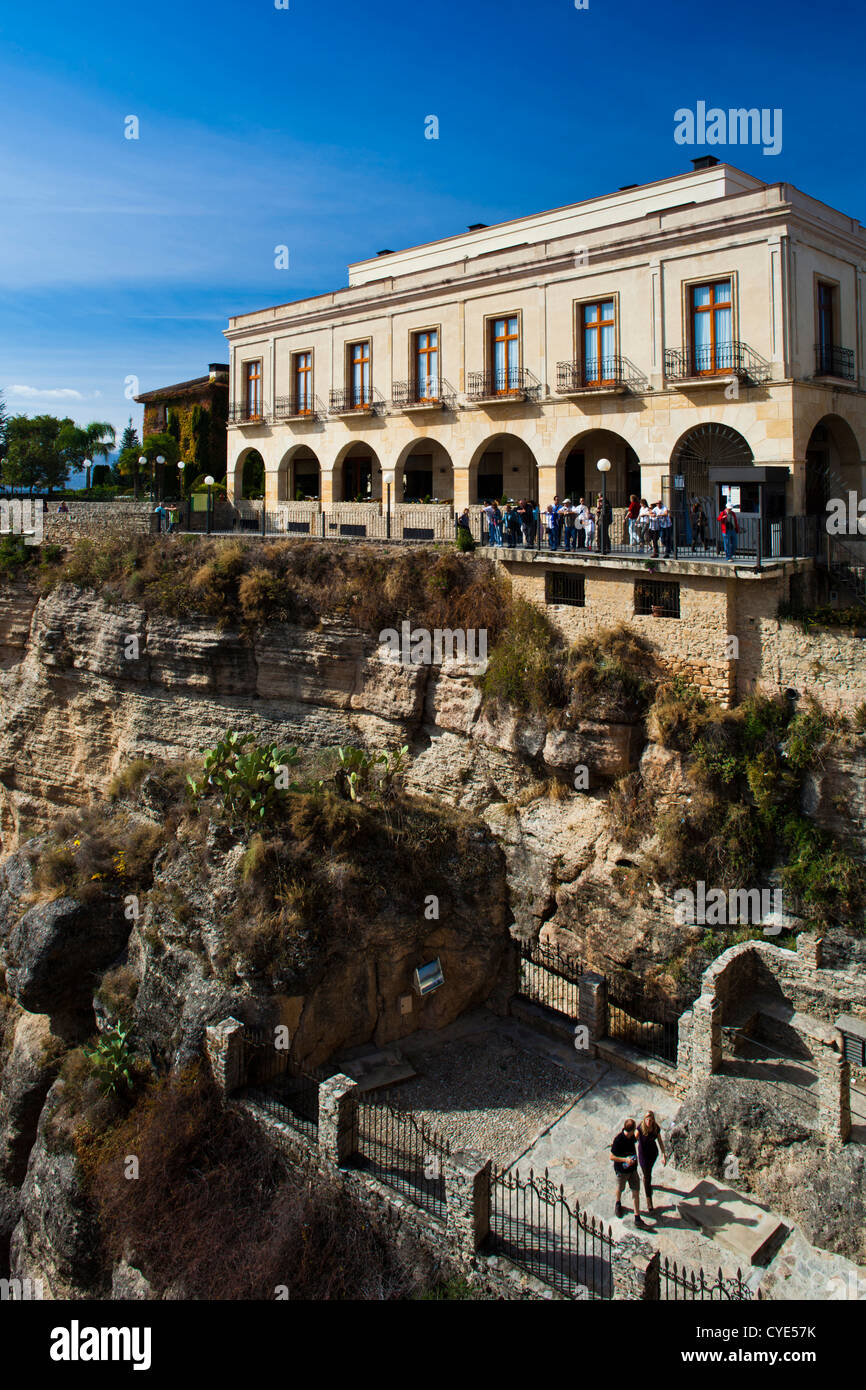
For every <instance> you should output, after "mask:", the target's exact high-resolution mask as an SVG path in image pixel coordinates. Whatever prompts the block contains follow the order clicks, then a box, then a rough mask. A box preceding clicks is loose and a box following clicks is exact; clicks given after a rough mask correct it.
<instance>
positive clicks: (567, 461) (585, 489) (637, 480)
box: [555, 427, 641, 504]
mask: <svg viewBox="0 0 866 1390" xmlns="http://www.w3.org/2000/svg"><path fill="white" fill-rule="evenodd" d="M601 458H607V459H609V460H610V462H611V465H612V466H611V469H610V472H609V473H608V475H607V485H606V487H607V493H608V495H609V496H611V497H612V498H614V499H615V501H616V502H617V504H619V502H620V500H622V501H627V499H628V496H629V494H630V493H632V492H635V493H637V494H638V496H640V488H641V465H640V459H639V458H638V455H637V452H636V451H635V449H634V447H633V446H632V444H631V443H630V442H629V440H627V439H626V438H625V437H624V436H623V435H621V434H618V433H617V431H616V430H607V429H599V428H597V427H593V428H591V429H585V430H581V431H580V433H579V434H575V435H572V437H571V439H569V440H568V441H567V442H566V443H565V444H563V446H562V448H561V449H560V451H559V454H558V456H557V459H556V488H555V491H556V494H557V496H559V497H570V498H571V499H572V500H574V499H575V497H585V498H586V500H587V502H591V501H594V499H595V497H596V495H597V494H598V493H600V492H601V474H600V473H599V471H598V468H597V467H596V465H597V463H598V460H599V459H601Z"/></svg>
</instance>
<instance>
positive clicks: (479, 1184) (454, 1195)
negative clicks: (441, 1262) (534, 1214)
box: [443, 1149, 491, 1259]
mask: <svg viewBox="0 0 866 1390" xmlns="http://www.w3.org/2000/svg"><path fill="white" fill-rule="evenodd" d="M443 1166H444V1169H445V1230H446V1233H447V1235H448V1237H449V1239H450V1241H451V1244H452V1245H454V1247H455V1248H456V1249H457V1250H458V1251H459V1253H460V1255H461V1256H463V1257H464V1258H465V1259H474V1257H475V1254H476V1252H477V1251H478V1250H480V1248H481V1246H482V1245H483V1244H484V1242H485V1240H486V1239H487V1237H488V1235H489V1234H490V1169H491V1162H490V1159H489V1158H488V1159H485V1157H484V1155H483V1154H480V1153H478V1152H477V1151H476V1150H475V1149H461V1150H460V1151H459V1152H458V1153H453V1154H452V1155H451V1157H450V1158H449V1159H446V1160H445V1161H444V1165H443Z"/></svg>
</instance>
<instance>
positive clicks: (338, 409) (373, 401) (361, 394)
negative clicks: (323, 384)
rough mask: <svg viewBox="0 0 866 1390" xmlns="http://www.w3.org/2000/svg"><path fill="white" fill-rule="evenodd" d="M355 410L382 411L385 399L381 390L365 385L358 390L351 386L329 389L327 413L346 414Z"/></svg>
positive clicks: (359, 411) (361, 411) (362, 411)
mask: <svg viewBox="0 0 866 1390" xmlns="http://www.w3.org/2000/svg"><path fill="white" fill-rule="evenodd" d="M355 410H357V411H358V413H359V414H361V413H364V412H366V413H367V414H370V413H377V414H378V413H381V412H383V411H384V410H385V400H384V398H383V396H382V393H381V391H377V390H376V387H375V386H366V387H363V388H362V389H361V390H360V391H358V390H356V389H355V388H354V387H351V386H344V387H338V388H336V389H334V388H332V389H331V391H330V393H329V395H328V413H329V414H330V415H348V414H350V413H351V412H352V411H355Z"/></svg>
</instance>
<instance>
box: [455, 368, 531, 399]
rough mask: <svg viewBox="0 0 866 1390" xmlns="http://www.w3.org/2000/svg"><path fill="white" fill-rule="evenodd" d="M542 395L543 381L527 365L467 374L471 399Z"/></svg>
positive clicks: (467, 385) (467, 391)
mask: <svg viewBox="0 0 866 1390" xmlns="http://www.w3.org/2000/svg"><path fill="white" fill-rule="evenodd" d="M540 395H541V382H540V381H539V380H538V377H537V376H534V375H533V374H532V372H531V371H529V369H528V368H527V367H503V368H500V369H496V370H491V371H486V372H468V373H467V376H466V399H467V400H469V401H484V400H508V398H509V397H513V398H514V399H515V400H518V399H522V398H527V399H530V400H537V399H538V397H539V396H540Z"/></svg>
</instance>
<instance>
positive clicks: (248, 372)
mask: <svg viewBox="0 0 866 1390" xmlns="http://www.w3.org/2000/svg"><path fill="white" fill-rule="evenodd" d="M244 396H245V399H244V405H245V407H246V413H247V416H248V418H249V419H250V420H258V419H260V418H261V414H262V363H261V358H259V359H258V360H257V361H255V362H247V363H245V365H244Z"/></svg>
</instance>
